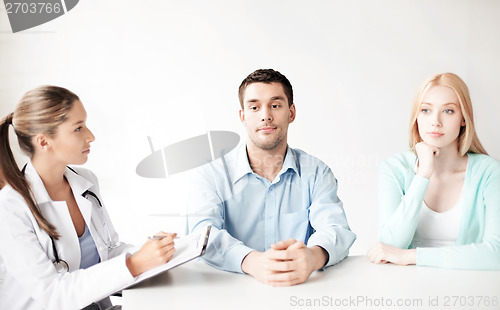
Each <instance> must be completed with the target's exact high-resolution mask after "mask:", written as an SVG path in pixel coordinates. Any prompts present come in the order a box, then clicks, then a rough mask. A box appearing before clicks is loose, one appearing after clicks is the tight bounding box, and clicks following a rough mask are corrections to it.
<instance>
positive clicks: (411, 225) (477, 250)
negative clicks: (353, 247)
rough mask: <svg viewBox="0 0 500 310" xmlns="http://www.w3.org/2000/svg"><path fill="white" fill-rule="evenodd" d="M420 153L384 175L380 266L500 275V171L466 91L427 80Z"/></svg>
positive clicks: (420, 99) (413, 133)
mask: <svg viewBox="0 0 500 310" xmlns="http://www.w3.org/2000/svg"><path fill="white" fill-rule="evenodd" d="M410 147H411V149H412V151H409V152H404V153H399V154H397V155H395V156H393V157H391V158H389V159H387V160H385V161H384V162H383V163H382V165H381V167H380V178H379V208H380V227H379V241H380V242H379V243H378V244H377V245H375V246H374V247H373V248H372V249H371V250H370V251H369V252H368V257H369V259H370V260H371V261H372V262H374V263H387V262H390V263H394V264H400V265H411V264H417V265H422V266H434V267H442V268H455V269H500V224H499V223H500V163H499V162H498V161H496V160H495V159H493V158H491V157H489V156H488V155H487V153H486V151H485V150H484V148H483V146H482V145H481V143H480V142H479V139H478V137H477V135H476V131H475V129H474V120H473V113H472V105H471V100H470V96H469V90H468V88H467V86H466V84H465V83H464V82H463V81H462V80H461V79H460V78H459V77H458V76H457V75H455V74H453V73H444V74H437V75H434V76H432V77H430V78H429V79H427V80H426V81H425V82H424V83H423V84H422V86H421V87H420V90H419V91H418V93H417V96H416V98H415V101H414V105H413V112H412V116H411V121H410Z"/></svg>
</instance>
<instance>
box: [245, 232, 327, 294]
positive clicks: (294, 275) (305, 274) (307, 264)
mask: <svg viewBox="0 0 500 310" xmlns="http://www.w3.org/2000/svg"><path fill="white" fill-rule="evenodd" d="M327 259H328V254H327V253H326V251H325V250H323V249H322V248H320V247H318V246H313V247H307V246H306V245H305V244H304V243H303V242H301V241H296V240H294V239H288V240H285V241H280V242H278V243H277V244H273V245H272V246H271V249H269V250H267V251H266V252H258V251H253V252H250V253H249V254H248V255H247V256H246V257H245V259H244V260H243V262H242V264H241V269H242V270H243V272H245V273H248V274H250V275H251V276H253V277H254V278H256V279H257V280H258V281H260V282H263V283H265V284H268V285H272V286H290V285H296V284H300V283H304V282H305V281H306V280H307V279H308V278H309V276H310V275H311V273H312V272H313V271H315V270H317V269H320V268H322V267H323V266H324V265H325V263H326V261H327Z"/></svg>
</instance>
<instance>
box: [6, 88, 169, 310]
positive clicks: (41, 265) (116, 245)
mask: <svg viewBox="0 0 500 310" xmlns="http://www.w3.org/2000/svg"><path fill="white" fill-rule="evenodd" d="M86 119H87V114H86V112H85V109H84V107H83V105H82V103H81V102H80V99H79V98H78V97H77V96H76V95H75V94H74V93H72V92H70V91H69V90H67V89H64V88H61V87H55V86H43V87H39V88H36V89H34V90H32V91H30V92H28V93H26V94H25V95H24V96H23V98H22V99H21V101H20V103H19V104H18V106H17V108H16V110H15V111H14V113H11V114H9V115H8V116H7V117H5V118H4V119H3V120H2V122H1V123H0V159H1V160H0V167H1V169H0V170H1V172H2V173H1V174H0V176H2V178H3V180H2V181H3V182H2V183H4V184H5V185H4V187H3V188H2V190H1V191H0V262H1V261H3V266H0V267H1V268H0V272H1V273H3V274H0V279H2V280H1V281H0V309H80V308H85V309H104V308H107V307H109V306H111V304H110V302H109V299H108V298H107V296H109V295H110V294H112V293H114V292H116V291H117V290H120V289H121V288H123V287H124V286H126V285H127V284H130V283H132V282H133V280H134V277H135V276H137V275H139V274H141V273H142V272H144V271H147V270H149V269H151V268H153V267H156V266H158V265H160V264H163V263H165V262H167V261H168V260H169V259H170V258H171V257H172V255H173V252H174V244H173V238H174V237H175V235H173V234H168V235H165V237H164V238H163V239H161V240H152V239H151V240H148V241H147V242H146V243H145V244H144V245H143V247H142V248H141V249H140V250H139V251H137V252H136V253H134V254H133V252H131V247H132V246H131V245H127V244H123V243H120V242H119V240H118V235H117V234H116V232H115V230H114V229H113V225H112V224H111V221H110V219H109V216H108V214H107V212H106V209H105V207H104V205H103V204H102V198H101V196H100V192H99V186H98V183H97V178H96V177H95V175H94V174H93V173H92V172H91V171H89V170H87V169H83V168H77V167H69V166H68V165H81V164H84V163H85V162H86V161H87V157H88V155H89V152H90V144H91V142H92V141H94V135H93V134H92V132H91V131H90V130H89V129H88V128H87V126H86ZM11 126H12V127H13V129H14V131H15V133H16V135H17V138H18V141H19V145H20V147H21V149H22V150H23V151H24V152H25V153H26V154H27V155H28V156H29V157H30V160H29V162H28V163H27V164H26V165H25V166H24V168H23V169H22V170H21V171H20V170H19V169H18V166H17V164H16V162H15V160H14V157H13V155H12V151H11V148H10V144H9V128H10V127H11Z"/></svg>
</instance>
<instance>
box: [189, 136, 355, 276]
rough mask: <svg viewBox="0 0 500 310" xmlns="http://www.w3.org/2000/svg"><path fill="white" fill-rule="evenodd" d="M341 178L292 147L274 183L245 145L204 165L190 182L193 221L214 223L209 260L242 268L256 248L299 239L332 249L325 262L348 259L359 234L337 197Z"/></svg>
mask: <svg viewBox="0 0 500 310" xmlns="http://www.w3.org/2000/svg"><path fill="white" fill-rule="evenodd" d="M337 188H338V186H337V180H336V179H335V177H334V176H333V173H332V172H331V170H330V168H328V166H327V165H325V164H324V163H323V162H322V161H320V160H319V159H317V158H315V157H313V156H310V155H308V154H307V153H305V152H303V151H301V150H298V149H292V148H290V147H288V148H287V152H286V156H285V160H284V162H283V167H282V169H281V170H280V172H279V173H278V174H277V176H276V177H275V179H274V180H273V181H272V182H271V181H269V180H267V179H265V178H263V177H261V176H260V175H258V174H256V173H254V172H253V171H252V169H251V168H250V164H249V162H248V156H247V152H246V144H240V145H239V146H237V147H236V148H235V149H234V150H233V151H231V152H229V153H228V154H226V155H225V156H223V157H222V158H221V159H218V160H216V161H213V162H212V163H210V164H207V165H205V166H202V167H200V168H199V169H198V170H197V171H196V172H195V177H194V178H193V180H192V183H191V189H192V190H191V191H190V195H189V196H190V198H189V214H188V216H189V226H190V229H191V230H196V229H198V228H201V227H205V226H206V225H212V230H211V233H210V239H209V243H208V247H207V251H206V254H205V255H204V257H203V258H204V259H205V260H206V261H207V262H208V263H209V264H211V265H213V266H215V267H218V268H221V269H224V270H228V271H233V272H242V270H241V263H242V261H243V259H244V258H245V256H246V255H247V254H248V253H250V252H251V251H253V250H257V251H266V250H268V249H269V248H270V247H271V244H273V243H276V242H279V241H281V240H286V239H288V238H294V239H296V240H300V241H303V242H304V243H305V244H307V246H314V245H318V246H320V247H322V248H323V249H325V250H326V251H327V252H328V254H329V260H328V262H327V264H326V266H330V265H333V264H336V263H338V262H339V261H341V260H342V259H344V258H345V257H346V256H347V255H348V253H349V248H350V246H351V245H352V243H353V242H354V240H355V239H356V235H355V234H354V233H353V232H351V231H350V229H349V225H348V223H347V219H346V216H345V213H344V209H343V207H342V202H341V201H340V199H339V198H338V196H337Z"/></svg>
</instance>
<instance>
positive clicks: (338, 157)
mask: <svg viewBox="0 0 500 310" xmlns="http://www.w3.org/2000/svg"><path fill="white" fill-rule="evenodd" d="M498 16H500V2H498V1H494V0H491V1H478V0H475V1H473V0H470V1H465V0H458V1H457V0H449V1H436V0H432V1H429V0H427V1H397V0H394V1H388V0H386V1H369V0H366V1H318V0H317V1H234V0H224V1H173V0H172V1H152V0H147V1H130V0H122V1H104V0H99V1H98V0H85V1H80V3H79V4H78V5H77V6H76V7H75V8H74V9H73V10H72V11H70V12H69V13H68V14H66V15H64V16H62V17H60V18H58V19H56V20H54V21H51V22H49V23H47V24H45V25H42V26H39V27H37V28H34V29H31V30H27V31H24V32H21V33H17V34H12V33H11V29H10V26H9V24H8V19H7V16H6V13H5V10H4V9H3V8H2V11H1V12H0V56H1V57H0V81H1V83H0V114H1V115H5V114H7V113H9V112H11V111H12V110H13V109H14V106H15V104H16V102H17V100H18V99H19V98H20V97H21V96H22V94H23V93H24V92H26V91H27V90H29V89H31V88H33V87H36V86H38V85H41V84H55V85H60V86H64V87H67V88H69V89H71V90H72V91H74V92H75V93H77V94H78V95H79V96H80V97H81V99H82V101H83V103H84V105H85V107H86V109H87V112H88V115H89V119H88V125H89V127H90V128H91V129H92V130H93V131H94V133H95V135H96V137H97V140H96V141H95V142H94V143H93V147H92V151H91V155H90V160H89V162H88V163H87V165H86V166H87V167H89V168H91V169H92V170H94V171H95V172H96V174H97V175H98V176H99V177H100V181H101V187H102V192H103V193H104V198H105V201H106V205H107V207H108V208H109V210H110V213H111V216H112V218H113V219H114V222H115V226H116V227H117V229H118V230H119V232H120V233H121V236H122V237H123V239H125V240H128V241H132V242H141V241H142V240H143V238H144V237H145V236H146V235H147V234H150V233H152V232H154V231H155V230H156V229H158V228H162V229H164V230H177V231H179V232H181V233H182V232H183V229H184V221H183V220H182V219H181V218H175V217H162V218H155V217H150V216H148V214H151V213H162V212H163V213H176V212H177V213H178V212H182V210H183V206H184V202H185V198H186V197H185V190H184V188H185V187H184V186H183V185H182V184H183V183H184V181H185V179H186V176H185V175H179V176H173V177H171V178H169V179H164V180H150V179H144V178H141V177H139V176H137V175H136V174H135V167H136V165H137V164H138V162H139V161H140V160H142V158H144V157H145V156H147V155H148V154H149V153H150V149H149V144H148V141H147V136H151V137H152V139H153V142H154V144H155V146H156V147H157V148H159V147H163V146H166V145H168V144H170V143H173V142H176V141H180V140H183V139H185V138H189V137H192V136H194V135H198V134H203V133H204V132H205V131H206V130H230V131H235V132H238V133H240V134H241V135H244V130H243V127H242V126H241V124H240V123H239V120H238V106H239V103H238V99H237V88H238V86H239V83H240V82H241V80H242V79H243V78H244V77H245V76H246V75H248V74H249V73H250V72H252V71H253V70H254V69H258V68H274V69H276V70H279V71H280V72H282V73H283V74H285V75H286V76H287V77H288V78H289V79H290V81H291V82H292V85H293V87H294V90H295V98H296V99H295V102H296V106H297V119H296V121H295V123H293V124H292V125H291V128H290V134H289V144H290V145H291V146H292V147H298V148H301V149H303V150H306V151H307V152H309V153H311V154H313V155H315V156H317V157H319V158H321V159H322V160H323V161H325V162H326V163H327V164H328V165H330V167H331V168H332V170H333V171H334V173H335V174H336V176H337V178H338V179H339V182H340V197H341V199H342V200H343V201H344V206H345V210H346V213H347V216H348V219H349V221H350V224H351V228H352V230H353V231H354V232H356V233H357V234H358V240H357V241H356V243H355V245H354V246H353V248H352V251H351V253H354V254H363V253H365V252H366V250H367V249H368V248H369V247H370V246H371V245H372V244H373V243H374V242H375V241H376V234H377V214H378V212H377V206H376V196H377V194H376V187H377V184H376V175H377V167H378V165H379V163H380V161H381V160H382V159H384V158H386V157H388V156H390V155H391V154H393V153H396V152H399V151H404V150H406V149H407V148H408V147H407V126H408V119H409V111H410V105H411V101H412V99H413V96H414V95H415V92H416V89H417V87H418V85H419V84H420V83H421V82H422V81H423V80H424V79H425V78H426V77H428V76H429V75H431V74H433V73H437V72H444V71H450V72H455V73H457V74H458V75H460V76H461V77H462V78H463V79H464V80H465V81H466V83H467V84H468V85H469V87H470V90H471V94H472V101H473V105H474V108H475V113H476V114H475V119H476V121H477V130H478V133H479V137H480V138H481V140H482V142H483V144H484V146H485V147H486V149H487V150H488V151H489V152H490V154H491V155H492V156H493V157H495V158H497V159H500V144H499V143H498V142H497V141H496V139H497V138H496V136H497V133H499V132H500V122H498V117H499V116H500V105H499V104H498V103H497V98H496V96H497V95H498V92H497V89H498V84H499V82H500V81H499V80H500V79H499V77H498V73H499V72H500V57H498V55H500V40H499V39H498V38H500V33H499V32H500V19H499V18H498Z"/></svg>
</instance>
